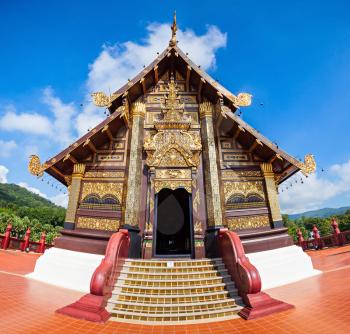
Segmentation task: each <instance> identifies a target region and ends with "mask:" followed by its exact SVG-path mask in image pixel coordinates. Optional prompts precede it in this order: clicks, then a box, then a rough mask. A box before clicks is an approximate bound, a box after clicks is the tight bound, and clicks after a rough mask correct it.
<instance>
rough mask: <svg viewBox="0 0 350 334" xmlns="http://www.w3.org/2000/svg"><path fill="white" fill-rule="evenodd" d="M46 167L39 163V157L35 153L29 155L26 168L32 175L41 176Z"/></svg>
mask: <svg viewBox="0 0 350 334" xmlns="http://www.w3.org/2000/svg"><path fill="white" fill-rule="evenodd" d="M46 167H47V165H46V164H41V162H40V158H39V157H38V156H37V155H31V156H30V157H29V164H28V170H29V172H30V173H31V174H32V175H35V176H38V177H42V176H43V174H44V170H45V169H46Z"/></svg>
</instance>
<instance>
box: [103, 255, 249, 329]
mask: <svg viewBox="0 0 350 334" xmlns="http://www.w3.org/2000/svg"><path fill="white" fill-rule="evenodd" d="M241 309H242V306H241V298H240V297H239V296H238V295H237V290H236V288H235V285H234V283H233V282H232V281H231V278H230V276H229V275H228V272H227V270H226V268H225V265H224V264H223V262H222V260H221V259H201V260H187V259H186V260H177V259H176V260H139V259H128V260H126V262H125V264H124V267H123V269H122V272H121V274H120V276H119V278H118V280H117V282H116V283H115V285H114V290H113V293H112V297H111V298H110V299H109V301H108V305H107V310H108V311H109V312H110V313H111V314H112V317H111V320H114V321H123V322H132V323H144V324H150V323H152V324H179V323H184V322H185V323H197V322H208V321H219V320H225V319H232V318H235V317H238V315H237V313H238V312H239V311H240V310H241Z"/></svg>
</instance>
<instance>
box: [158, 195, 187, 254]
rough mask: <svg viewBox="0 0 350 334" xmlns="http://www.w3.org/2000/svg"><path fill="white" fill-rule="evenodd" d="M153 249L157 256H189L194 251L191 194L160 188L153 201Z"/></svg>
mask: <svg viewBox="0 0 350 334" xmlns="http://www.w3.org/2000/svg"><path fill="white" fill-rule="evenodd" d="M155 204H156V205H155V223H156V224H155V225H156V229H155V235H154V237H155V245H156V247H155V251H154V256H158V257H191V256H192V255H193V254H194V252H193V249H194V245H193V228H192V201H191V195H190V194H189V193H188V192H187V191H186V190H185V189H175V190H170V189H162V190H161V191H160V192H159V193H158V194H156V201H155Z"/></svg>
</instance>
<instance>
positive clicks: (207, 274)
mask: <svg viewBox="0 0 350 334" xmlns="http://www.w3.org/2000/svg"><path fill="white" fill-rule="evenodd" d="M227 273H228V272H227V269H221V270H207V271H199V272H189V273H183V272H179V273H178V272H174V273H166V272H165V273H163V272H158V273H154V272H148V273H145V272H143V271H141V272H137V271H133V272H130V271H126V270H122V271H121V272H120V274H121V275H123V274H124V275H128V278H135V279H146V280H152V279H163V278H166V279H170V280H174V279H176V280H177V279H192V278H193V279H196V278H205V277H218V276H226V275H227Z"/></svg>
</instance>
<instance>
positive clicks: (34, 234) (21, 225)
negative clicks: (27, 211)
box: [0, 212, 63, 244]
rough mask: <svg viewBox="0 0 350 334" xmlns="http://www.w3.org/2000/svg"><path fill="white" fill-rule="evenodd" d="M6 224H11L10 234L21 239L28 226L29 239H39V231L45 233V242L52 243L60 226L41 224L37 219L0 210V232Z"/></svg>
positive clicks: (4, 229)
mask: <svg viewBox="0 0 350 334" xmlns="http://www.w3.org/2000/svg"><path fill="white" fill-rule="evenodd" d="M8 224H11V225H12V232H11V235H12V236H13V237H15V238H18V239H23V237H24V235H25V233H26V231H27V229H28V227H29V228H30V231H31V233H30V240H31V241H39V240H40V237H41V233H42V232H45V233H46V243H48V244H52V242H53V240H54V239H55V238H56V237H57V236H58V235H59V231H60V230H61V229H62V228H63V227H62V226H53V225H50V224H42V223H40V222H39V220H38V219H35V218H34V219H32V220H30V219H29V218H28V217H23V218H21V217H18V216H16V215H15V214H13V213H7V212H0V233H4V232H5V231H6V227H7V225H8Z"/></svg>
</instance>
